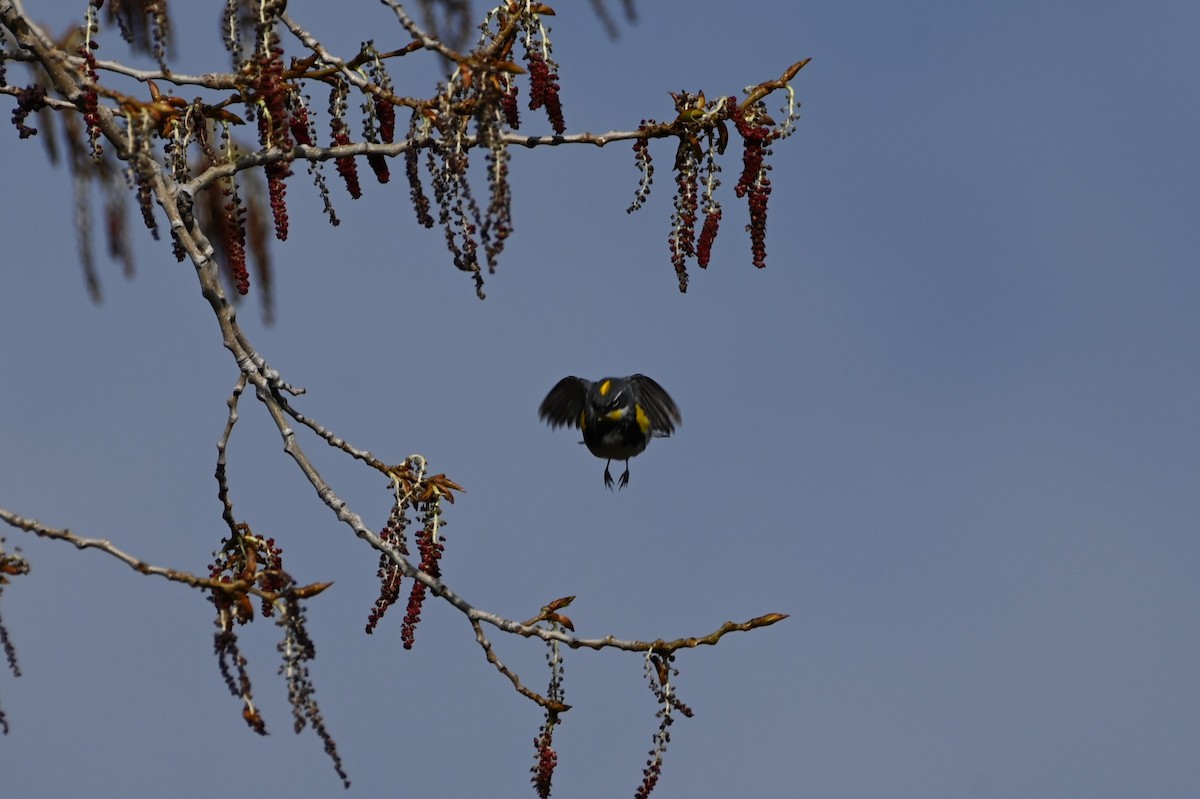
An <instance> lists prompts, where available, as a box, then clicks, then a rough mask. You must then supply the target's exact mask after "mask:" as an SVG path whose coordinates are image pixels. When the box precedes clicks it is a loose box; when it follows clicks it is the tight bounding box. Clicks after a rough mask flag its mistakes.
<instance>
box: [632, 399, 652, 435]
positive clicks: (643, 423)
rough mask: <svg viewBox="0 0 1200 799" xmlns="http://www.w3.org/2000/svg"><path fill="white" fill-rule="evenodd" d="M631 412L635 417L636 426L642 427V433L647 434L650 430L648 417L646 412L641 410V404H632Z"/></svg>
mask: <svg viewBox="0 0 1200 799" xmlns="http://www.w3.org/2000/svg"><path fill="white" fill-rule="evenodd" d="M633 412H634V416H633V418H635V419H637V423H638V427H640V428H641V429H642V435H647V434H649V432H650V417H649V416H647V415H646V412H645V411H644V410H642V406H641V404H640V403H638V404H635V405H634V406H633Z"/></svg>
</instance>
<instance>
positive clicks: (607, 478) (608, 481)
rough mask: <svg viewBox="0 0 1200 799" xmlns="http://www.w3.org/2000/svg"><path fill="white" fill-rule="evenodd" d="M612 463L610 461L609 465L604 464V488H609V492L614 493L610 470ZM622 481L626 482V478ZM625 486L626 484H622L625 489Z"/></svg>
mask: <svg viewBox="0 0 1200 799" xmlns="http://www.w3.org/2000/svg"><path fill="white" fill-rule="evenodd" d="M611 463H612V461H611V460H609V462H608V463H606V464H604V487H605V488H607V489H608V490H609V491H612V484H613V479H612V472H610V471H609V470H608V467H609V464H611ZM621 479H622V480H626V478H621ZM624 486H625V483H621V487H622V488H624Z"/></svg>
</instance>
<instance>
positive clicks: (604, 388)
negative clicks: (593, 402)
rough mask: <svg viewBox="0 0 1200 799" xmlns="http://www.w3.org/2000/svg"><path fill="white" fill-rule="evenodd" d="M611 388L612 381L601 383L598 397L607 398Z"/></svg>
mask: <svg viewBox="0 0 1200 799" xmlns="http://www.w3.org/2000/svg"><path fill="white" fill-rule="evenodd" d="M611 388H612V381H611V380H605V381H604V382H603V383H601V384H600V389H599V391H600V396H602V397H607V396H608V392H609V389H611Z"/></svg>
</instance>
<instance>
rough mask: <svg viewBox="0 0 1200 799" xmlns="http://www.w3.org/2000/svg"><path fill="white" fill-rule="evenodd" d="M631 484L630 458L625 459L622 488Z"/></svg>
mask: <svg viewBox="0 0 1200 799" xmlns="http://www.w3.org/2000/svg"><path fill="white" fill-rule="evenodd" d="M627 485H629V459H628V458H626V459H625V473H624V474H622V475H621V483H620V488H624V487H625V486H627Z"/></svg>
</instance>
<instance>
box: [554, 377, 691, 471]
mask: <svg viewBox="0 0 1200 799" xmlns="http://www.w3.org/2000/svg"><path fill="white" fill-rule="evenodd" d="M538 417H539V418H540V419H543V420H545V421H546V423H547V424H549V425H550V427H551V428H552V429H553V428H558V427H576V428H579V430H580V431H581V432H582V433H583V442H582V443H584V444H586V445H587V448H588V451H589V452H591V453H592V454H593V455H595V456H596V457H597V458H604V459H605V460H606V461H607V463H605V464H604V485H605V487H606V488H608V489H609V490H610V491H611V490H612V487H613V478H612V472H610V471H609V467H610V466H611V465H612V462H613V461H615V460H623V461H625V472H624V473H623V474H622V475H621V480H620V488H624V487H625V486H627V485H628V484H629V459H630V458H632V457H633V456H635V455H640V454H641V453H642V452H643V451H644V450H645V449H646V445H648V444H649V443H650V439H651V438H666V437H667V436H669V435H671V434H672V433H674V432H675V425H676V424H680V423H682V422H683V417H682V416H680V415H679V408H678V407H677V406H676V405H675V401H674V400H673V399H671V396H670V395H669V394H668V393H667V392H666V391H665V390H664V389H663V387H662V386H660V385H659V384H658V383H656V382H655V381H653V380H651V379H650V378H649V377H646V376H645V375H640V374H638V375H630V376H628V377H605V378H602V379H600V380H597V381H596V382H594V383H593V382H592V381H590V380H584V379H583V378H582V377H575V376H573V375H572V376H570V377H564V378H563V379H562V380H559V381H558V382H557V383H556V384H555V385H554V388H552V389H550V393H549V394H547V395H546V398H545V399H544V400H542V404H541V406H540V407H539V408H538Z"/></svg>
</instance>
